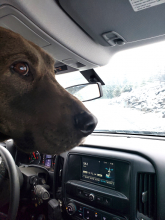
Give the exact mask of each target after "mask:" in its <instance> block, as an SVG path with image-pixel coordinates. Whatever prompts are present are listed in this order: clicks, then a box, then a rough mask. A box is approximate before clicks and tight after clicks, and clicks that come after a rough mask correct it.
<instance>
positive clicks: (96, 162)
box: [82, 157, 115, 188]
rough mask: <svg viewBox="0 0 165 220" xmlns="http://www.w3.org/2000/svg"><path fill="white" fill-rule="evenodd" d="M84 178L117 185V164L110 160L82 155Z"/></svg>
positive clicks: (103, 183)
mask: <svg viewBox="0 0 165 220" xmlns="http://www.w3.org/2000/svg"><path fill="white" fill-rule="evenodd" d="M82 179H83V180H86V181H89V182H94V183H97V184H101V185H104V186H109V187H113V188H114V187H115V164H114V162H112V161H110V160H104V159H96V158H89V157H82Z"/></svg>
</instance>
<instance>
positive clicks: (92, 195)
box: [89, 193, 96, 201]
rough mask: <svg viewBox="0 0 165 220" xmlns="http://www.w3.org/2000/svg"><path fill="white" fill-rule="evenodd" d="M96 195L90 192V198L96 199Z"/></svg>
mask: <svg viewBox="0 0 165 220" xmlns="http://www.w3.org/2000/svg"><path fill="white" fill-rule="evenodd" d="M95 198H96V197H95V195H94V194H93V193H91V194H89V200H90V201H94V200H95Z"/></svg>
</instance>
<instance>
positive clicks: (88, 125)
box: [74, 112, 98, 136]
mask: <svg viewBox="0 0 165 220" xmlns="http://www.w3.org/2000/svg"><path fill="white" fill-rule="evenodd" d="M74 118H75V123H76V127H77V128H78V129H79V130H80V131H81V132H82V133H83V134H84V135H85V136H87V135H89V134H90V133H92V131H93V130H94V129H95V127H96V125H97V122H98V120H97V118H96V117H95V116H94V115H92V114H90V113H87V112H83V113H80V114H77V115H75V117H74Z"/></svg>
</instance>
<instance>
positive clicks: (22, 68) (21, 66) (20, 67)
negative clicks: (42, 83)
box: [11, 62, 29, 76]
mask: <svg viewBox="0 0 165 220" xmlns="http://www.w3.org/2000/svg"><path fill="white" fill-rule="evenodd" d="M11 68H12V69H13V70H14V71H15V72H16V73H19V74H21V75H23V76H27V75H28V72H29V66H28V64H27V63H24V62H20V63H15V64H13V65H12V66H11Z"/></svg>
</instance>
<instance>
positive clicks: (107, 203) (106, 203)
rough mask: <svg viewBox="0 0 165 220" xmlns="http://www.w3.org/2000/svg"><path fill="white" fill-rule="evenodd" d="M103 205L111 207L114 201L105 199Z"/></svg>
mask: <svg viewBox="0 0 165 220" xmlns="http://www.w3.org/2000/svg"><path fill="white" fill-rule="evenodd" d="M103 203H104V204H105V205H108V206H110V205H112V199H109V198H104V199H103Z"/></svg>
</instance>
